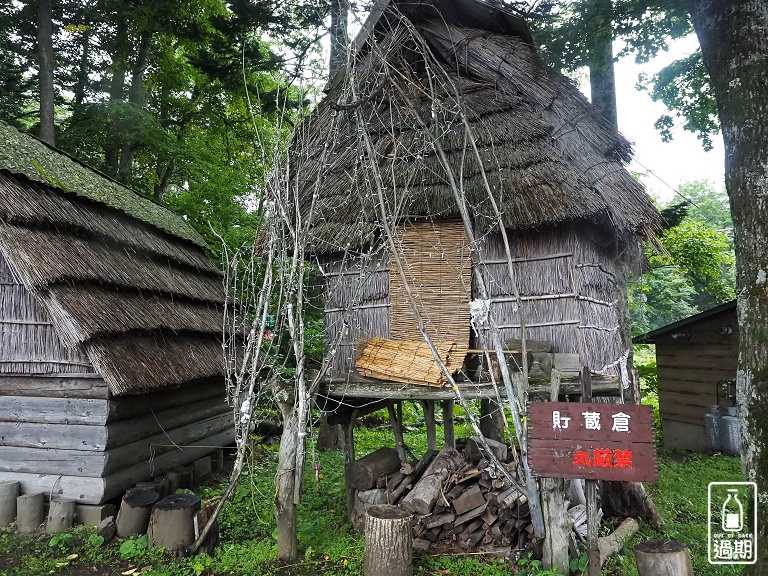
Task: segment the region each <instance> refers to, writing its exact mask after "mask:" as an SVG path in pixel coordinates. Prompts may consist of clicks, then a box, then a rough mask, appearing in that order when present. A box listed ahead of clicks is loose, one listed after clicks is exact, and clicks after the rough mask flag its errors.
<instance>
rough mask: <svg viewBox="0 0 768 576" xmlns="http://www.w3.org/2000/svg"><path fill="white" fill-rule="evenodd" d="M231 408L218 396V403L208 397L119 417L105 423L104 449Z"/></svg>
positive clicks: (227, 411)
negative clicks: (124, 418) (167, 407)
mask: <svg viewBox="0 0 768 576" xmlns="http://www.w3.org/2000/svg"><path fill="white" fill-rule="evenodd" d="M231 412H232V409H231V408H230V407H229V406H227V404H226V403H225V402H224V400H223V399H222V400H221V401H220V402H215V401H212V400H211V399H205V400H201V401H199V402H193V403H191V404H183V405H181V406H178V407H174V408H170V409H169V410H162V411H157V410H155V412H154V413H153V414H149V415H147V416H143V417H136V418H132V419H129V420H120V421H118V422H110V423H109V424H107V427H106V430H107V446H106V447H107V448H116V447H118V446H124V445H126V444H129V443H131V442H135V441H137V440H140V439H142V438H148V437H150V436H153V435H155V434H160V433H162V432H163V430H166V431H167V430H172V429H174V428H178V427H180V426H183V425H185V424H190V423H193V422H200V421H203V420H206V419H208V418H211V417H213V416H216V415H220V414H229V415H230V416H231Z"/></svg>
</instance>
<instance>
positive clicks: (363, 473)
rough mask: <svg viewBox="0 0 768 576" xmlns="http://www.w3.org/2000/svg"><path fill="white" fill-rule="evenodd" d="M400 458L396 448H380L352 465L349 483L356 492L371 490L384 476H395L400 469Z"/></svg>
mask: <svg viewBox="0 0 768 576" xmlns="http://www.w3.org/2000/svg"><path fill="white" fill-rule="evenodd" d="M400 464H401V461H400V456H399V455H398V453H397V450H396V449H394V448H379V449H378V450H376V451H375V452H371V453H370V454H368V455H367V456H364V457H363V458H360V459H359V460H356V461H354V462H353V463H352V465H351V466H350V468H349V483H350V485H351V486H352V487H353V488H355V489H356V490H370V489H371V488H374V487H375V486H376V480H377V479H378V478H381V477H382V476H388V475H389V474H394V473H395V472H397V471H398V470H399V469H400Z"/></svg>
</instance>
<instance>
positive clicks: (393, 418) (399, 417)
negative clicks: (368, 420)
mask: <svg viewBox="0 0 768 576" xmlns="http://www.w3.org/2000/svg"><path fill="white" fill-rule="evenodd" d="M387 412H389V424H390V425H391V426H392V431H393V432H394V434H395V445H396V447H397V453H398V455H399V456H400V461H401V462H405V440H404V439H403V403H402V402H397V413H395V407H394V406H390V407H389V408H387Z"/></svg>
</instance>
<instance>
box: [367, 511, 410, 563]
mask: <svg viewBox="0 0 768 576" xmlns="http://www.w3.org/2000/svg"><path fill="white" fill-rule="evenodd" d="M364 565H365V576H412V574H413V540H412V534H411V514H410V513H409V512H408V511H406V510H404V509H402V508H400V507H399V506H392V505H390V504H379V505H376V506H371V507H370V508H369V509H368V516H367V519H366V524H365V558H364Z"/></svg>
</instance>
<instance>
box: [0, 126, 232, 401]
mask: <svg viewBox="0 0 768 576" xmlns="http://www.w3.org/2000/svg"><path fill="white" fill-rule="evenodd" d="M0 259H4V260H5V261H6V262H7V264H8V265H9V266H10V269H11V271H12V272H13V275H14V276H15V277H16V278H17V280H18V281H19V282H21V283H23V285H24V286H25V287H26V288H27V289H28V290H29V291H30V292H32V293H33V294H34V295H35V296H36V297H37V298H38V299H39V301H41V302H42V304H43V306H44V308H45V310H46V312H47V314H48V315H49V317H50V321H51V322H52V323H53V326H54V328H55V330H56V333H57V334H58V336H59V338H60V339H61V341H62V342H63V343H64V344H65V345H66V346H67V347H69V348H70V349H73V350H78V351H79V352H81V353H82V354H83V355H84V356H85V357H87V358H88V360H89V361H90V362H91V364H93V366H94V367H95V369H96V370H97V371H98V372H99V373H100V374H101V375H102V376H103V378H104V380H105V381H106V382H107V384H108V385H109V387H110V390H111V391H112V393H113V394H115V395H119V394H125V393H139V392H147V391H151V390H155V389H159V388H166V387H172V386H178V385H182V384H185V383H187V382H190V381H192V380H198V379H201V378H208V377H213V376H220V375H223V373H224V370H223V363H222V355H221V336H220V333H221V326H222V321H221V318H222V313H221V312H222V302H223V299H224V294H223V288H222V280H221V275H220V272H219V271H218V269H217V268H216V267H215V266H214V265H213V263H212V262H211V261H210V260H209V259H208V257H207V256H206V253H205V251H204V243H203V241H202V239H201V238H200V237H199V235H198V234H197V233H196V232H195V231H194V230H193V229H192V228H191V227H190V226H189V225H188V224H187V223H186V222H185V221H184V220H183V219H182V218H180V217H179V216H177V215H175V214H173V213H172V212H170V211H168V210H167V209H165V208H163V207H161V206H159V205H158V204H156V203H154V202H152V201H151V200H149V199H147V198H144V197H143V196H140V195H139V194H137V193H135V192H133V191H132V190H130V189H128V188H125V187H123V186H121V185H120V184H117V183H116V182H114V181H112V180H109V179H108V178H106V177H104V176H102V175H100V174H99V173H97V172H95V171H93V170H91V169H90V168H88V167H87V166H84V165H82V164H80V163H78V162H76V161H74V160H73V159H71V158H69V157H68V156H66V155H65V154H63V153H62V152H60V151H58V150H56V149H54V148H51V147H48V146H46V145H44V144H43V143H41V142H39V141H38V140H36V139H34V138H32V137H31V136H28V135H26V134H23V133H21V132H18V131H17V130H15V129H14V128H12V127H10V126H8V125H7V124H4V123H1V122H0Z"/></svg>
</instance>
